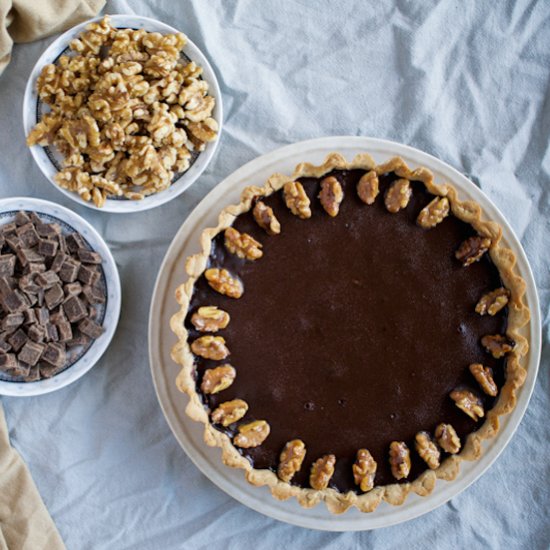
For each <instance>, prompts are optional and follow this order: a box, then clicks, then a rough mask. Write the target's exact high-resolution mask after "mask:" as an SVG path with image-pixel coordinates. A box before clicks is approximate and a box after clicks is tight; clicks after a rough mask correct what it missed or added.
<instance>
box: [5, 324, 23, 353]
mask: <svg viewBox="0 0 550 550" xmlns="http://www.w3.org/2000/svg"><path fill="white" fill-rule="evenodd" d="M27 340H28V338H27V335H26V334H25V332H24V331H23V330H22V329H20V328H18V329H17V330H16V331H15V332H14V333H13V334H12V335H11V336H10V337H9V338H8V342H9V343H10V344H11V347H12V348H13V349H14V351H19V350H20V349H21V348H22V347H23V346H24V345H25V342H26V341H27Z"/></svg>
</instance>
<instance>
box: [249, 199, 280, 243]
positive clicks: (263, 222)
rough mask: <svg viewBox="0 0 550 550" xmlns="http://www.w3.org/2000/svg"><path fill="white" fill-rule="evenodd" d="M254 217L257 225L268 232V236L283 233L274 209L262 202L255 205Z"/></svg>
mask: <svg viewBox="0 0 550 550" xmlns="http://www.w3.org/2000/svg"><path fill="white" fill-rule="evenodd" d="M252 215H253V216H254V219H255V220H256V223H257V224H258V225H259V226H260V227H261V228H262V229H263V230H264V231H266V233H267V234H268V235H278V234H279V233H280V232H281V224H280V223H279V220H278V219H277V218H276V217H275V214H274V213H273V209H272V208H271V207H270V206H266V205H265V204H264V203H263V202H262V201H258V202H257V203H256V204H255V205H254V209H253V210H252Z"/></svg>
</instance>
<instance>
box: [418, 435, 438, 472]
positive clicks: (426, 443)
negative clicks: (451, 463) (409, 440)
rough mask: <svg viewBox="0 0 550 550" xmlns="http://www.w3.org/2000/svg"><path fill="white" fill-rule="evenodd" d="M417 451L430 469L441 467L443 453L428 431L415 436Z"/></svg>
mask: <svg viewBox="0 0 550 550" xmlns="http://www.w3.org/2000/svg"><path fill="white" fill-rule="evenodd" d="M415 445H416V452H417V453H418V454H419V456H420V458H421V459H422V460H423V461H424V462H425V463H426V464H427V465H428V468H430V470H435V469H436V468H439V464H440V462H439V459H440V457H441V453H440V452H439V449H438V448H437V445H436V444H435V443H434V442H433V441H432V438H431V437H430V434H429V433H428V432H418V433H417V434H416V437H415Z"/></svg>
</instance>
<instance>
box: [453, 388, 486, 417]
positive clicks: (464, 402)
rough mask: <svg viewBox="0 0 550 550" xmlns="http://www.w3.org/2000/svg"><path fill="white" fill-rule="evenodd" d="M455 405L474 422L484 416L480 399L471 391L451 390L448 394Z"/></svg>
mask: <svg viewBox="0 0 550 550" xmlns="http://www.w3.org/2000/svg"><path fill="white" fill-rule="evenodd" d="M450 397H451V399H452V400H453V401H454V402H455V405H456V406H457V407H458V408H459V409H460V410H461V411H462V412H465V413H466V414H467V415H468V416H469V417H470V418H472V419H473V420H475V421H476V422H477V421H478V420H479V419H480V418H482V417H484V416H485V411H484V410H483V403H482V401H481V399H480V398H479V397H478V396H477V395H476V394H475V393H473V392H471V391H469V390H466V389H457V390H453V391H452V392H451V394H450Z"/></svg>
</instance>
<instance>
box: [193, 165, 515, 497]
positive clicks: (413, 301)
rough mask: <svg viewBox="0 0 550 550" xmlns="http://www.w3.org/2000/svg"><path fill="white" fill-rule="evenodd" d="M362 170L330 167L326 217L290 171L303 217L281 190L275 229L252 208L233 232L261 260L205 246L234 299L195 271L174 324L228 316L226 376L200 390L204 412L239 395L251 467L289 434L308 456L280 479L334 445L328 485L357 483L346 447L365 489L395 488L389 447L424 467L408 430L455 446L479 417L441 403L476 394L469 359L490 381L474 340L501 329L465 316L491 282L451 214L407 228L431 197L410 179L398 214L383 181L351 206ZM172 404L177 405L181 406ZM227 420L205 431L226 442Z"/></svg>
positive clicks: (496, 366)
mask: <svg viewBox="0 0 550 550" xmlns="http://www.w3.org/2000/svg"><path fill="white" fill-rule="evenodd" d="M363 173H364V172H363V171H361V170H351V171H341V170H337V171H334V172H332V174H331V175H334V176H335V177H336V178H337V179H338V180H339V181H340V182H341V184H342V186H343V189H344V200H343V202H342V205H341V208H340V213H339V215H338V216H337V217H336V218H330V217H329V216H328V215H327V214H326V212H325V211H324V210H323V208H322V207H321V205H320V203H319V200H318V199H317V195H318V193H319V180H318V179H315V178H303V179H301V180H300V181H301V182H302V183H303V185H304V187H305V189H306V192H307V194H308V195H309V197H310V199H311V208H312V213H313V215H312V218H311V219H309V220H302V219H300V218H298V217H296V216H294V215H292V214H291V213H290V211H289V210H288V209H287V207H286V206H285V204H284V201H283V198H282V192H278V193H275V194H273V195H272V196H271V197H269V198H267V199H265V201H264V202H265V203H266V204H268V205H269V206H271V207H272V208H273V210H274V212H275V215H276V216H277V218H278V219H279V221H280V222H281V226H282V232H281V234H280V235H275V236H268V235H267V234H266V233H265V232H264V231H263V230H262V229H260V227H258V225H257V224H256V223H255V221H254V219H253V217H252V214H251V212H247V213H245V214H242V215H240V216H239V217H238V218H237V220H236V221H235V223H234V227H235V228H236V229H238V230H239V231H241V232H246V233H249V234H250V235H252V236H253V237H254V238H255V239H257V240H259V241H260V242H261V243H263V252H264V255H263V257H262V258H261V259H259V260H257V261H245V260H241V259H239V258H237V257H236V256H234V255H232V254H230V253H229V252H228V251H227V250H226V249H225V247H224V237H223V233H221V234H219V235H218V236H217V237H216V238H215V240H214V242H213V245H212V252H211V256H210V260H209V265H210V266H211V267H224V268H226V269H228V270H229V271H230V272H231V273H232V274H234V275H237V276H239V277H240V278H241V280H242V281H243V284H244V295H243V296H242V297H241V298H240V299H237V300H235V299H231V298H227V297H225V296H221V295H220V294H217V293H216V292H215V291H213V290H212V289H211V288H210V287H209V286H208V284H207V283H206V281H205V279H204V277H201V278H199V280H198V281H197V283H196V285H195V289H194V293H193V296H192V301H191V306H190V313H189V315H188V317H187V320H186V326H187V328H188V329H189V332H190V335H189V339H190V341H192V340H193V339H194V338H196V337H197V336H200V333H198V332H197V331H196V330H195V329H194V328H193V326H192V325H191V323H190V322H189V319H190V316H191V314H192V313H193V312H194V311H196V309H197V308H198V307H199V306H201V305H216V306H218V307H220V308H221V309H224V310H225V311H227V312H228V313H229V314H230V316H231V322H230V323H229V326H228V327H227V328H226V329H225V330H223V331H221V332H220V333H219V334H220V335H222V336H223V337H224V338H225V339H226V342H227V346H228V348H229V350H230V351H231V355H230V357H229V358H228V360H227V361H224V362H230V363H231V364H232V365H233V366H234V367H235V369H236V371H237V378H236V380H235V382H234V383H233V385H232V386H231V387H229V388H228V389H227V390H225V391H222V392H220V393H219V394H216V395H213V396H207V395H203V400H204V403H205V406H206V407H208V408H209V409H211V410H213V409H214V408H215V407H216V406H217V405H218V404H219V403H221V402H224V401H228V400H230V399H234V398H241V399H244V400H245V401H246V402H247V403H248V405H249V411H248V413H247V415H246V416H245V418H244V419H243V420H242V421H241V422H249V421H251V420H254V419H264V420H266V421H267V422H268V423H269V425H270V426H271V433H270V435H269V437H268V438H267V439H266V441H265V442H264V443H263V445H261V446H260V447H257V448H254V449H248V450H242V451H241V452H242V453H243V455H244V456H246V457H248V459H249V460H250V461H251V463H252V464H253V465H254V467H256V468H260V469H261V468H270V469H272V470H276V468H277V464H278V459H279V454H280V452H281V450H282V448H283V446H284V445H285V443H286V442H287V441H289V440H291V439H295V438H299V439H302V440H303V441H304V443H305V445H306V449H307V455H306V458H305V460H304V463H303V465H302V468H301V471H300V472H298V473H297V474H296V476H295V477H294V479H293V481H292V482H293V483H296V484H299V485H301V486H304V487H308V478H309V471H310V467H311V463H312V462H313V461H314V460H315V459H317V458H319V457H320V456H322V455H324V454H327V453H333V454H334V455H336V458H337V463H336V470H335V474H334V476H333V478H332V481H331V483H330V486H331V487H334V488H336V489H338V490H340V491H347V490H356V486H355V484H354V482H353V475H352V468H351V466H352V464H353V462H354V460H355V456H356V452H357V450H358V449H359V448H367V449H369V451H370V452H371V453H372V455H373V457H374V459H375V460H376V461H377V463H378V471H377V474H376V479H375V482H376V484H377V485H383V484H387V483H394V482H395V479H394V478H393V476H392V474H391V470H390V467H389V463H388V447H389V444H390V443H391V441H393V440H397V441H405V442H406V443H407V445H408V446H409V448H410V449H411V458H412V470H411V473H410V475H409V477H408V479H407V480H404V481H410V480H413V479H415V478H416V477H417V476H418V475H419V474H420V473H422V472H423V471H425V470H426V465H425V463H424V462H423V461H422V460H421V459H420V458H419V457H418V455H417V454H416V453H415V451H414V436H415V434H416V433H417V432H418V431H420V430H427V431H429V432H430V433H432V434H433V431H434V429H435V427H436V425H437V424H439V423H440V422H448V423H450V424H452V425H453V426H454V427H455V429H456V430H457V432H458V434H459V436H460V437H461V439H462V441H463V442H464V441H465V438H466V436H467V435H468V434H469V433H471V432H472V431H474V430H476V428H478V427H479V425H481V423H482V422H483V420H481V421H480V423H479V424H478V423H476V422H474V421H473V420H471V419H470V418H469V417H468V416H466V415H465V414H464V413H463V412H461V411H460V410H459V409H458V408H457V407H456V406H455V405H454V403H453V401H452V400H451V399H450V397H449V393H450V392H451V391H452V390H453V389H454V388H456V387H457V386H466V387H469V388H472V389H474V390H475V391H476V392H477V393H478V394H479V395H480V396H482V399H483V401H484V405H485V408H486V410H487V409H490V408H491V407H492V406H493V401H494V400H493V399H491V398H488V397H487V396H484V395H483V393H482V392H481V391H480V389H479V388H478V387H477V384H476V382H475V380H474V379H473V377H472V376H471V374H470V373H469V371H468V365H469V364H470V363H475V362H479V363H483V364H484V365H486V366H490V367H492V368H493V371H494V375H495V381H496V383H497V385H498V386H499V387H501V386H502V384H503V382H504V368H505V362H504V361H502V360H498V361H497V360H495V359H493V358H492V357H491V356H490V355H489V354H488V353H486V352H485V350H484V349H483V348H482V346H481V344H480V338H481V337H482V336H483V335H485V334H497V333H504V332H505V330H506V319H507V311H506V310H504V311H503V312H501V313H500V314H498V315H497V316H495V317H489V316H484V317H481V316H480V315H478V314H476V313H475V311H474V308H475V305H476V303H477V301H478V300H479V298H480V297H481V296H482V294H483V293H485V292H487V291H490V290H493V289H495V288H497V287H499V286H501V284H502V283H501V280H500V276H499V273H498V270H497V269H496V267H495V266H494V265H493V264H492V263H491V261H490V259H489V257H488V255H487V254H486V255H485V256H484V257H483V258H482V259H481V261H479V262H477V263H475V264H473V265H471V266H469V267H467V268H464V267H462V266H461V264H460V262H459V261H458V260H456V259H455V257H454V252H455V250H456V249H457V247H458V246H459V244H460V243H461V242H462V241H463V240H464V239H466V238H467V237H469V236H471V235H474V234H475V231H474V229H473V228H472V227H471V226H470V225H468V224H466V223H464V222H462V221H461V220H459V219H458V218H456V217H454V216H452V215H450V216H449V217H447V218H446V219H445V220H444V221H443V222H442V223H440V224H439V225H438V226H436V227H435V228H433V229H430V230H425V229H421V228H420V227H419V226H418V225H416V217H417V216H418V213H419V212H420V210H421V209H422V208H423V207H424V206H425V205H426V204H427V203H428V202H429V201H430V200H431V199H432V198H433V197H432V195H430V194H429V193H428V192H427V191H426V190H425V188H424V185H423V184H422V183H420V182H413V183H412V185H413V196H412V198H411V201H410V203H409V205H408V206H407V208H406V209H404V210H402V211H400V212H398V213H397V214H390V213H389V212H388V211H387V210H386V208H385V206H384V200H383V195H384V191H385V189H386V188H387V186H388V185H389V184H390V183H391V182H392V181H394V180H395V179H396V177H395V175H393V174H388V175H385V176H383V177H382V178H381V179H380V190H381V193H380V195H379V196H378V198H377V200H376V202H375V204H374V205H372V206H367V205H365V204H364V203H362V202H361V201H360V200H359V198H358V196H357V192H356V184H357V182H358V180H359V178H360V177H361V175H362V174H363ZM216 364H220V362H213V361H207V360H203V359H201V358H197V359H196V368H197V391H199V392H200V390H199V385H200V381H201V378H202V373H203V372H204V370H205V369H206V368H209V367H213V366H216ZM183 406H184V403H183V402H182V407H183ZM236 427H237V426H236V425H232V426H230V427H229V428H223V427H221V426H217V428H218V429H220V430H222V431H224V432H225V433H227V434H228V435H230V436H232V435H233V434H234V433H235V431H236Z"/></svg>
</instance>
